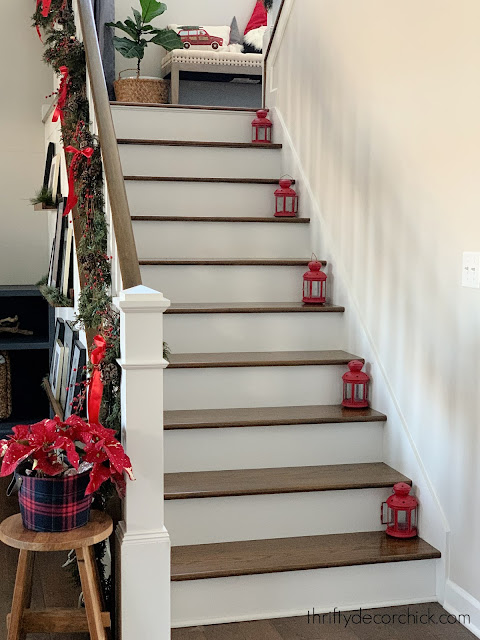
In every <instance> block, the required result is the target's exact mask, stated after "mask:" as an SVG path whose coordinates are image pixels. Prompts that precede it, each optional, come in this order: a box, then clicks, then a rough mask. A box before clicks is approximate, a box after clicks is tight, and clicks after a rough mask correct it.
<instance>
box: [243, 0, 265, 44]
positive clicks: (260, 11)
mask: <svg viewBox="0 0 480 640" xmlns="http://www.w3.org/2000/svg"><path fill="white" fill-rule="evenodd" d="M266 26H267V10H266V9H265V6H264V4H263V0H257V4H256V5H255V9H254V10H253V13H252V17H251V18H250V20H249V21H248V24H247V26H246V29H245V31H244V33H243V35H245V36H246V35H247V33H248V32H249V31H251V30H252V29H258V27H266Z"/></svg>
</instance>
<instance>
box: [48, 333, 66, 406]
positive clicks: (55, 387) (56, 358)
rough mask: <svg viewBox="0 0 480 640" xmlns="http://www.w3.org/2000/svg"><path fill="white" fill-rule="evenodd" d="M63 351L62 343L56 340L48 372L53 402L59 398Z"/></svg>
mask: <svg viewBox="0 0 480 640" xmlns="http://www.w3.org/2000/svg"><path fill="white" fill-rule="evenodd" d="M64 351H65V349H64V346H63V343H62V341H61V340H60V339H59V338H58V339H57V340H56V342H55V344H54V346H53V358H52V368H51V370H50V387H51V389H52V394H53V396H54V398H55V400H58V399H59V398H60V387H61V384H62V372H63V354H64Z"/></svg>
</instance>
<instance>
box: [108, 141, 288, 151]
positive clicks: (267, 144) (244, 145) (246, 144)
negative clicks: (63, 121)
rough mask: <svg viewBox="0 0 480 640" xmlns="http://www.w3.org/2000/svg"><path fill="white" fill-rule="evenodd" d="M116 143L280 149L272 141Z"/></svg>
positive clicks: (128, 143) (127, 143)
mask: <svg viewBox="0 0 480 640" xmlns="http://www.w3.org/2000/svg"><path fill="white" fill-rule="evenodd" d="M117 143H118V144H125V145H131V144H138V145H145V146H157V147H211V148H214V149H281V148H282V145H281V144H276V143H274V142H260V143H259V142H206V141H201V140H154V139H145V138H118V139H117Z"/></svg>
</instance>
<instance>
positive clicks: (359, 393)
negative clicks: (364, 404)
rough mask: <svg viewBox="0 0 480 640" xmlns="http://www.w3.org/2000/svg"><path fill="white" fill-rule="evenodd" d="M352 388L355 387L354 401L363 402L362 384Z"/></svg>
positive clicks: (363, 388)
mask: <svg viewBox="0 0 480 640" xmlns="http://www.w3.org/2000/svg"><path fill="white" fill-rule="evenodd" d="M354 386H355V400H357V401H361V400H364V399H365V398H364V397H363V392H364V390H365V387H364V386H363V384H356V385H354Z"/></svg>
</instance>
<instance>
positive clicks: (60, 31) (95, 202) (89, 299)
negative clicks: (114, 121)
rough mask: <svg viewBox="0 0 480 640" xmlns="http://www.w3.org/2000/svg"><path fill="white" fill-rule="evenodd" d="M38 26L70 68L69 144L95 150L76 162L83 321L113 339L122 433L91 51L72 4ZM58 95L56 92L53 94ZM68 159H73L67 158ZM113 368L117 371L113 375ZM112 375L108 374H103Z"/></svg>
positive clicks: (113, 410) (53, 293)
mask: <svg viewBox="0 0 480 640" xmlns="http://www.w3.org/2000/svg"><path fill="white" fill-rule="evenodd" d="M33 24H34V26H35V27H38V28H39V29H40V31H41V32H42V33H43V38H44V44H45V51H44V54H43V59H44V61H45V62H46V63H47V64H48V65H49V66H51V67H52V68H53V70H54V71H55V72H56V73H57V74H58V75H60V67H62V66H65V67H67V68H68V85H67V86H68V90H67V98H66V103H65V106H64V109H63V121H62V142H63V146H64V147H67V146H70V145H71V146H73V147H75V148H76V149H84V148H86V147H91V148H93V149H94V152H93V155H92V157H91V159H90V160H88V159H87V158H85V157H84V156H80V158H79V159H78V160H77V162H76V164H75V169H74V176H75V192H76V194H77V197H78V203H77V207H76V209H74V212H73V215H74V223H75V226H76V228H77V230H79V232H78V231H77V240H78V235H80V241H79V242H77V247H76V249H77V256H78V261H79V268H80V278H81V280H82V283H83V286H82V287H81V291H80V295H79V303H78V314H77V323H78V324H79V325H80V326H82V327H83V328H84V329H85V330H86V331H87V332H89V333H92V332H94V333H100V334H101V335H102V336H103V337H104V338H105V340H106V341H107V352H106V357H105V360H104V362H103V363H102V378H103V381H104V395H103V400H102V408H101V416H100V417H101V419H102V422H103V424H105V426H107V427H110V428H113V429H115V430H116V431H119V429H120V370H119V367H118V364H117V358H118V356H119V336H118V334H119V320H118V314H116V313H115V312H114V311H113V310H112V297H111V293H110V285H111V272H110V258H109V256H108V255H107V246H108V245H107V241H108V227H107V223H106V216H105V202H104V196H103V193H104V183H103V171H102V158H101V151H100V145H99V141H98V139H97V138H96V136H94V135H93V134H92V133H91V132H90V129H89V122H90V114H89V104H88V99H87V78H86V61H85V49H84V46H83V43H81V42H80V41H79V40H78V39H77V37H76V28H75V20H74V14H73V11H72V7H71V0H68V1H67V2H65V0H52V3H51V6H50V13H49V15H48V16H47V17H44V16H42V15H41V6H39V7H37V9H36V11H35V13H34V15H33ZM52 95H53V94H52ZM67 161H68V160H67ZM40 290H41V291H42V293H43V295H44V296H45V297H46V298H47V300H48V301H49V302H50V303H51V304H53V305H55V306H58V305H60V304H62V303H66V306H71V302H70V301H68V302H67V299H65V297H64V296H61V294H60V293H59V292H58V291H57V290H56V289H55V288H53V287H48V286H47V285H46V283H45V282H42V283H41V285H40ZM113 367H114V368H115V369H116V370H115V372H113V370H112V369H113ZM104 371H106V372H108V375H104V374H103V372H104Z"/></svg>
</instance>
